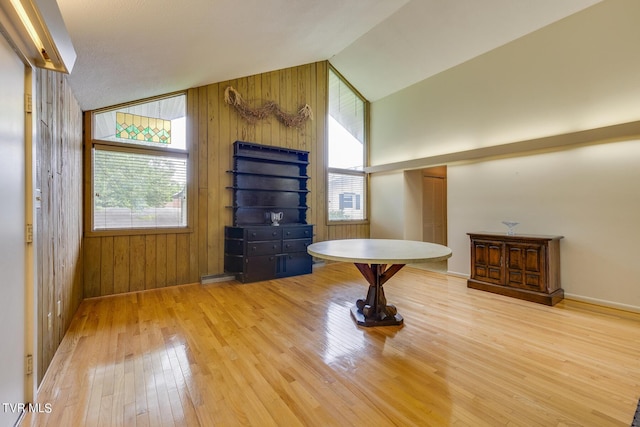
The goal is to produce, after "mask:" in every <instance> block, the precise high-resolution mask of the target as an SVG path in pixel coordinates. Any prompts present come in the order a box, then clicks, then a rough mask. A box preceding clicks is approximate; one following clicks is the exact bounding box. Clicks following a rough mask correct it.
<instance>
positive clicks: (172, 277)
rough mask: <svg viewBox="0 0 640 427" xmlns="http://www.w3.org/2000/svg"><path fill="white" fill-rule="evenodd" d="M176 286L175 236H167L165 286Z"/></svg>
mask: <svg viewBox="0 0 640 427" xmlns="http://www.w3.org/2000/svg"><path fill="white" fill-rule="evenodd" d="M176 284H178V280H177V270H176V235H175V234H167V286H173V285H176Z"/></svg>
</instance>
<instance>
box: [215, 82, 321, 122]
mask: <svg viewBox="0 0 640 427" xmlns="http://www.w3.org/2000/svg"><path fill="white" fill-rule="evenodd" d="M224 102H226V103H227V104H229V105H231V106H232V107H234V108H235V109H236V111H238V114H240V116H242V118H244V119H245V120H246V121H248V122H249V123H251V124H254V123H256V122H257V121H258V120H262V119H264V118H266V117H267V116H269V114H273V115H274V116H276V118H277V119H278V121H279V122H280V123H282V124H283V125H285V126H287V127H295V128H299V127H302V125H304V122H306V121H307V119H309V118H311V119H312V120H313V111H312V110H311V107H310V106H309V104H305V105H304V106H303V107H302V108H300V110H298V112H297V113H296V114H289V113H287V112H285V111H282V109H281V108H280V106H279V105H278V104H276V103H275V102H273V101H267V102H265V103H264V104H263V105H262V106H261V107H257V108H253V107H250V106H249V104H248V103H247V101H245V100H244V99H242V96H240V93H238V91H237V90H235V89H234V88H233V87H232V86H229V87H227V88H226V89H225V90H224Z"/></svg>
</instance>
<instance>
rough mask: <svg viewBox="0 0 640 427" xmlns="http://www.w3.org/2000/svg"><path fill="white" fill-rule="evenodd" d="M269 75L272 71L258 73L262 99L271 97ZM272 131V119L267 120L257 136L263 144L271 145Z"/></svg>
mask: <svg viewBox="0 0 640 427" xmlns="http://www.w3.org/2000/svg"><path fill="white" fill-rule="evenodd" d="M271 75H272V73H262V74H261V75H260V87H261V90H262V96H263V98H264V100H269V99H272V89H271ZM272 132H273V121H272V120H267V121H266V122H265V123H264V125H263V126H262V128H261V130H260V136H259V138H260V140H261V141H262V143H263V144H265V145H273V136H272ZM256 142H257V141H256Z"/></svg>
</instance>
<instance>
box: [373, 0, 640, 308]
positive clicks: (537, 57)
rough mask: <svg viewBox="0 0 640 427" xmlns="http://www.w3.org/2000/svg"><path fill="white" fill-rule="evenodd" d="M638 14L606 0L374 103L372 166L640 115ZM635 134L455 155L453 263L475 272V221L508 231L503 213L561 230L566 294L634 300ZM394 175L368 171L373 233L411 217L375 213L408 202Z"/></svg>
mask: <svg viewBox="0 0 640 427" xmlns="http://www.w3.org/2000/svg"><path fill="white" fill-rule="evenodd" d="M638 16H640V2H639V1H636V0H605V1H603V2H602V3H599V4H596V5H595V6H592V7H590V8H588V9H586V10H584V11H582V12H579V13H577V14H575V15H573V16H570V17H568V18H566V19H564V20H561V21H558V22H557V23H554V24H552V25H550V26H548V27H545V28H543V29H541V30H539V31H537V32H535V33H532V34H530V35H528V36H525V37H523V38H521V39H519V40H516V41H514V42H512V43H510V44H507V45H505V46H503V47H500V48H498V49H495V50H494V51H491V52H489V53H487V54H484V55H482V56H480V57H478V58H475V59H473V60H470V61H468V62H466V63H464V64H461V65H459V66H457V67H455V68H452V69H450V70H447V71H445V72H443V73H441V74H439V75H436V76H434V77H432V78H429V79H427V80H425V81H423V82H420V83H418V84H416V85H413V86H411V87H409V88H407V89H405V90H403V91H400V92H397V93H395V94H393V95H391V96H389V97H386V98H384V99H382V100H379V101H377V102H374V103H373V104H372V106H371V150H370V158H371V165H372V166H376V165H384V164H389V163H393V162H400V161H405V160H411V159H416V158H423V157H425V158H428V157H429V156H436V155H440V154H449V153H456V152H460V151H464V150H470V149H476V148H482V147H491V146H495V145H498V144H509V143H515V142H519V141H523V140H530V139H535V138H540V137H544V136H550V135H561V134H564V133H570V132H576V131H581V130H587V129H594V128H599V127H603V126H608V125H614V124H620V123H627V122H632V121H637V120H640V80H639V78H638V76H640V50H638V40H640V25H637V22H636V21H637V17H638ZM593 142H594V143H598V142H602V141H593ZM637 144H638V143H636V142H620V143H602V144H599V145H592V146H586V147H579V148H577V147H574V148H572V149H568V150H566V151H557V152H554V153H546V154H535V155H533V154H531V155H529V156H523V157H513V158H509V159H502V160H491V161H483V162H476V163H467V164H455V165H449V168H448V187H449V192H448V215H449V224H448V233H449V236H448V242H449V245H450V246H451V247H452V249H453V251H454V255H453V257H452V258H451V259H450V262H449V269H450V271H452V272H458V273H462V274H467V273H468V271H469V267H468V262H469V261H468V257H469V254H468V251H469V246H468V238H467V236H466V233H467V232H469V231H478V230H483V229H484V230H495V231H504V230H505V227H504V226H503V225H502V224H500V221H502V220H504V219H515V220H518V221H520V222H521V223H522V225H521V226H520V228H519V231H523V232H530V233H540V234H561V235H564V236H565V239H564V240H563V241H562V243H561V247H562V250H561V251H562V252H561V256H562V261H561V263H562V264H561V268H562V278H563V287H564V288H565V290H566V292H567V293H568V294H571V295H572V296H574V297H579V298H583V299H588V300H595V301H600V302H603V303H610V304H612V305H619V306H632V307H631V308H635V309H638V310H640V295H639V291H637V290H635V289H634V286H633V285H632V282H633V281H634V279H635V280H636V285H637V277H638V269H637V268H638V267H634V265H635V264H637V262H636V261H635V260H634V258H633V257H634V252H633V248H632V247H631V242H630V239H631V236H634V235H635V236H637V235H639V234H640V223H639V222H638V220H637V218H638V217H640V215H638V213H639V211H638V203H639V202H638V197H640V196H637V195H636V194H640V180H639V179H638V178H639V176H638V172H637V171H636V169H640V167H636V169H634V168H633V164H634V162H635V164H636V165H640V162H638V160H640V157H637V156H636V153H637V150H638V149H637ZM634 156H636V157H634ZM427 160H428V159H427ZM422 166H433V164H428V162H427V163H426V164H424V165H422ZM377 175H384V176H385V178H383V181H384V185H383V186H381V187H378V186H376V183H377V182H378V181H379V180H378V177H377ZM398 175H399V176H402V171H396V172H384V173H374V174H373V176H372V180H371V183H372V184H371V191H372V193H373V194H374V195H375V196H372V207H371V235H372V237H379V236H382V235H384V236H402V233H403V230H405V225H404V224H402V223H401V224H397V228H396V229H394V228H393V227H396V225H395V224H394V223H393V222H391V223H390V222H389V221H388V220H387V218H385V217H382V216H378V215H377V213H379V212H388V211H389V207H388V206H378V203H388V202H387V200H394V201H395V202H397V203H398V204H399V206H404V205H405V201H404V200H403V197H405V194H407V193H406V192H405V191H404V190H401V189H400V188H401V187H396V188H393V186H392V185H391V181H392V179H391V178H390V177H396V176H398ZM395 181H397V182H399V183H400V185H402V182H401V181H402V180H401V179H396V180H395ZM529 182H536V184H530V183H529ZM403 218H404V216H403ZM400 222H402V220H401V221H400ZM613 253H615V255H612V254H613ZM635 255H636V258H637V251H636V252H635Z"/></svg>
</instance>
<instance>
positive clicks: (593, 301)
mask: <svg viewBox="0 0 640 427" xmlns="http://www.w3.org/2000/svg"><path fill="white" fill-rule="evenodd" d="M564 297H565V298H566V299H570V300H573V301H579V302H586V303H589V304H594V305H600V306H603V307H609V308H615V309H618V310H624V311H631V312H633V313H640V307H638V306H635V305H629V304H622V303H619V302H614V301H607V300H603V299H598V298H591V297H585V296H582V295H576V294H568V293H566V292H565V294H564Z"/></svg>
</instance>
